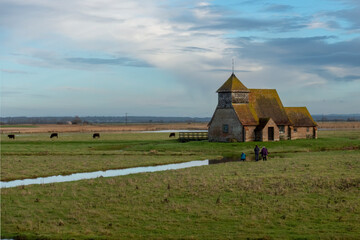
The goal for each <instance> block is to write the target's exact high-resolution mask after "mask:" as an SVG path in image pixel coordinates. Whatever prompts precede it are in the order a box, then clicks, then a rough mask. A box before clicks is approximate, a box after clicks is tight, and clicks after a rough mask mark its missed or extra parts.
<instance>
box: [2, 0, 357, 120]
mask: <svg viewBox="0 0 360 240" xmlns="http://www.w3.org/2000/svg"><path fill="white" fill-rule="evenodd" d="M359 16H360V1H358V0H316V1H314V0H302V1H298V0H286V1H285V0H276V1H275V0H237V1H235V0H228V1H220V0H219V1H218V0H214V1H194V0H181V1H180V0H172V1H166V0H146V1H144V0H141V1H140V0H62V1H54V0H0V80H1V116H2V117H9V116H14V117H15V116H29V117H32V116H75V115H78V116H123V115H125V114H128V115H129V116H179V117H182V116H186V117H211V116H212V114H213V112H214V110H215V108H216V105H217V93H216V90H217V89H218V88H219V87H220V86H221V85H222V84H223V83H224V82H225V81H226V80H227V79H228V78H229V76H230V75H231V72H232V59H234V71H235V74H236V76H237V77H238V78H239V79H240V81H241V82H242V83H243V84H244V85H245V86H246V87H248V88H271V89H276V90H277V92H278V94H279V96H280V98H281V100H282V103H283V105H284V106H294V107H296V106H306V107H307V108H308V110H309V111H310V113H311V114H332V113H338V114H348V113H360V106H359V105H360V94H359V93H360V17H359Z"/></svg>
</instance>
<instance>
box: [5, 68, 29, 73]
mask: <svg viewBox="0 0 360 240" xmlns="http://www.w3.org/2000/svg"><path fill="white" fill-rule="evenodd" d="M0 72H3V73H10V74H32V73H31V72H27V71H21V70H13V69H0Z"/></svg>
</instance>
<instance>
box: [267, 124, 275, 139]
mask: <svg viewBox="0 0 360 240" xmlns="http://www.w3.org/2000/svg"><path fill="white" fill-rule="evenodd" d="M268 140H269V141H274V127H269V128H268Z"/></svg>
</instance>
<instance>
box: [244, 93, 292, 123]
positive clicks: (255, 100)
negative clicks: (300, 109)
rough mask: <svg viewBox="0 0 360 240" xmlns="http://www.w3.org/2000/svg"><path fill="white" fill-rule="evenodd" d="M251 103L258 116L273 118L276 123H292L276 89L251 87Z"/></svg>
mask: <svg viewBox="0 0 360 240" xmlns="http://www.w3.org/2000/svg"><path fill="white" fill-rule="evenodd" d="M249 90H250V94H249V105H250V107H251V108H253V109H254V110H255V112H256V115H257V117H258V118H272V119H273V121H274V122H275V123H276V125H291V122H290V120H289V118H288V116H287V114H286V112H285V109H284V106H283V104H282V102H281V100H280V98H279V95H278V93H277V92H276V90H275V89H249Z"/></svg>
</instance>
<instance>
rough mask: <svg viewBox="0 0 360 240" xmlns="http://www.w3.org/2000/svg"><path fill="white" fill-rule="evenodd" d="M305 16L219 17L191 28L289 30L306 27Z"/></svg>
mask: <svg viewBox="0 0 360 240" xmlns="http://www.w3.org/2000/svg"><path fill="white" fill-rule="evenodd" d="M307 21H308V20H307V18H303V17H283V18H278V19H273V18H261V19H259V18H247V17H221V18H219V19H217V20H215V21H214V22H213V23H211V24H208V23H204V24H202V25H199V26H195V27H193V28H191V30H236V31H271V32H290V31H295V30H299V29H302V28H306V26H307Z"/></svg>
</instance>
